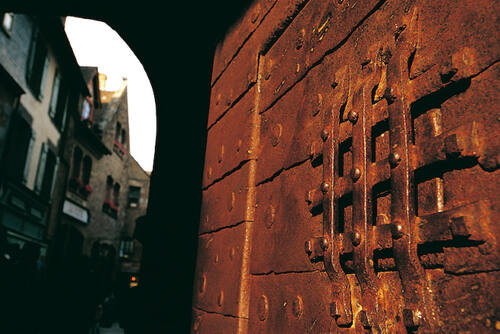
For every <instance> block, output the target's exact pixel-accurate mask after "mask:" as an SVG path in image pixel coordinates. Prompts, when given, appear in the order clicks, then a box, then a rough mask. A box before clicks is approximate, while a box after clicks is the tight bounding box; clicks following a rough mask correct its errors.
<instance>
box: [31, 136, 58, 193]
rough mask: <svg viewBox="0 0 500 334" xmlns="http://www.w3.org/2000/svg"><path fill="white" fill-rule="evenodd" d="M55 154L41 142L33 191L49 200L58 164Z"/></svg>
mask: <svg viewBox="0 0 500 334" xmlns="http://www.w3.org/2000/svg"><path fill="white" fill-rule="evenodd" d="M58 160H59V159H58V157H57V156H56V154H55V153H54V152H53V151H52V150H50V149H49V147H48V145H47V144H45V143H43V144H42V150H41V152H40V160H39V162H38V170H37V176H36V181H35V192H37V193H38V194H39V195H40V196H41V197H42V198H44V199H47V200H49V199H50V198H51V197H52V191H53V190H54V184H55V180H56V173H57V167H58V164H59V161H58Z"/></svg>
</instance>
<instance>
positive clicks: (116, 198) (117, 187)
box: [113, 182, 120, 207]
mask: <svg viewBox="0 0 500 334" xmlns="http://www.w3.org/2000/svg"><path fill="white" fill-rule="evenodd" d="M119 202H120V184H119V183H118V182H117V183H115V185H114V186H113V203H114V204H115V206H116V207H118V203H119Z"/></svg>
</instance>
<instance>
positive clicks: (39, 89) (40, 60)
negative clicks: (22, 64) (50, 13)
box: [26, 27, 49, 99]
mask: <svg viewBox="0 0 500 334" xmlns="http://www.w3.org/2000/svg"><path fill="white" fill-rule="evenodd" d="M48 68H49V56H48V50H47V46H46V45H45V43H44V41H43V39H42V37H41V35H40V31H39V29H38V28H37V27H35V28H34V29H33V35H32V38H31V46H30V52H29V56H28V66H27V69H26V81H27V83H28V86H29V87H30V89H31V92H32V93H33V95H34V96H35V97H36V98H38V99H42V98H43V94H42V93H43V87H44V86H45V82H46V80H47V73H48Z"/></svg>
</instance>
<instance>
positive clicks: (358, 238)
mask: <svg viewBox="0 0 500 334" xmlns="http://www.w3.org/2000/svg"><path fill="white" fill-rule="evenodd" d="M351 241H352V244H353V245H354V246H359V244H360V243H361V233H359V232H353V233H352V234H351Z"/></svg>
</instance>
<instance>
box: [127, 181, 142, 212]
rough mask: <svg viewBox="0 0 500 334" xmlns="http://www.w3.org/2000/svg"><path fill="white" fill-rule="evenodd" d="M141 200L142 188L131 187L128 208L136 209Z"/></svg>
mask: <svg viewBox="0 0 500 334" xmlns="http://www.w3.org/2000/svg"><path fill="white" fill-rule="evenodd" d="M140 199H141V187H136V186H130V187H129V190H128V206H129V207H131V208H136V207H138V206H139V201H140Z"/></svg>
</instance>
